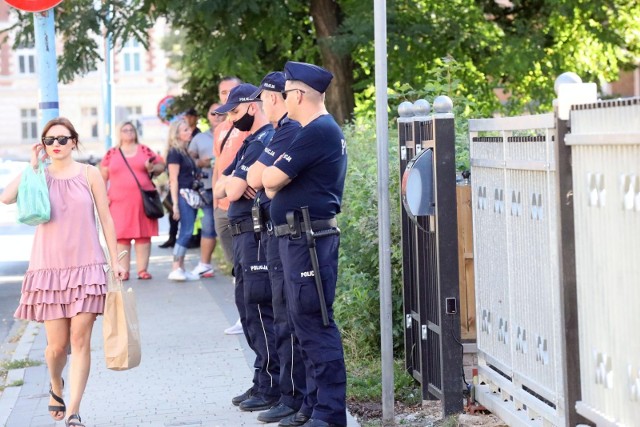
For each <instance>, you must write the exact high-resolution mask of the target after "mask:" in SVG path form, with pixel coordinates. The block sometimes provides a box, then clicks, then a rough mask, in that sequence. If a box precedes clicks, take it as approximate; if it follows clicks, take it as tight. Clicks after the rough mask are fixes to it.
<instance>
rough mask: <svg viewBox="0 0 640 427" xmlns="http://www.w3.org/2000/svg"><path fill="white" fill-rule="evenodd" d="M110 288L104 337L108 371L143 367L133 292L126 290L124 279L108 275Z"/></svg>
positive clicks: (106, 305) (106, 300)
mask: <svg viewBox="0 0 640 427" xmlns="http://www.w3.org/2000/svg"><path fill="white" fill-rule="evenodd" d="M107 276H108V277H109V279H108V282H109V283H108V288H107V295H106V299H105V304H104V319H103V323H102V335H103V338H104V357H105V360H106V363H107V368H108V369H112V370H114V371H126V370H127V369H132V368H135V367H136V366H138V365H139V364H140V358H141V347H140V330H139V326H138V314H137V312H136V298H135V294H134V292H133V289H131V288H129V289H128V290H125V289H124V287H123V286H122V280H120V279H116V278H115V277H114V275H113V273H112V272H111V271H108V272H107Z"/></svg>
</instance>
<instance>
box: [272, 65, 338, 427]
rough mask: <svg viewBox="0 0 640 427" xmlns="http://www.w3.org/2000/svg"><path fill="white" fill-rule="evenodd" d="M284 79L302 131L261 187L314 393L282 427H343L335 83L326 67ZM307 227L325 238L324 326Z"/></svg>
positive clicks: (320, 251) (320, 252)
mask: <svg viewBox="0 0 640 427" xmlns="http://www.w3.org/2000/svg"><path fill="white" fill-rule="evenodd" d="M284 71H285V77H286V79H287V81H286V85H285V90H284V91H283V92H282V93H283V95H284V96H285V105H286V106H287V111H288V112H289V118H290V119H292V120H297V121H299V122H300V124H301V125H302V129H301V130H300V131H299V132H298V134H297V135H296V137H295V138H294V140H293V142H292V143H291V145H290V146H289V148H287V149H286V150H285V152H284V153H283V154H282V155H281V156H280V157H279V158H278V159H277V160H276V161H275V163H274V164H273V166H270V167H268V168H266V169H265V171H264V172H263V174H262V183H263V185H264V187H265V189H266V193H267V195H268V196H269V197H271V220H272V222H273V223H274V225H275V228H274V230H275V234H276V236H278V238H279V249H280V256H281V259H282V264H283V268H284V277H285V291H286V298H287V304H288V308H289V311H290V313H291V318H292V320H293V325H294V329H295V334H296V336H297V337H298V339H299V340H300V346H301V348H302V350H303V355H304V357H305V365H306V368H307V378H312V379H313V382H314V384H315V390H311V389H309V390H307V396H306V398H305V404H304V405H303V407H302V408H301V409H300V411H298V412H297V413H296V414H295V415H292V416H290V417H287V418H285V419H283V420H282V421H281V422H280V425H281V426H298V425H303V426H305V427H340V426H346V424H347V419H346V371H345V366H344V354H343V349H342V341H341V337H340V332H339V331H338V327H337V326H336V324H335V322H334V320H333V307H332V306H333V301H334V299H335V291H336V281H337V274H338V247H339V245H340V238H339V236H338V233H337V223H336V220H335V216H336V214H338V213H339V212H340V205H341V202H342V192H343V189H344V179H345V175H346V171H347V152H346V142H345V139H344V135H343V134H342V131H341V130H340V127H339V126H338V124H337V123H336V122H335V120H334V119H333V117H332V116H331V115H330V114H329V113H328V112H327V110H326V108H325V105H324V97H325V95H324V93H325V91H326V89H327V87H328V86H329V84H330V82H331V79H332V78H333V75H332V74H331V73H330V72H329V71H327V70H325V69H324V68H322V67H318V66H316V65H312V64H305V63H299V62H291V61H290V62H287V64H286V65H285V69H284ZM302 207H308V209H309V214H310V220H311V221H310V222H311V224H307V223H306V222H303V221H302V218H301V208H302ZM289 212H292V213H293V218H290V219H294V221H293V224H292V225H290V223H289V222H288V221H287V214H288V213H289ZM296 224H297V225H296ZM308 227H311V230H313V231H314V232H322V231H325V232H326V233H325V236H324V237H321V238H317V239H316V241H315V244H316V252H317V259H318V266H319V268H318V270H319V272H318V273H319V275H320V279H321V285H322V291H323V292H322V293H323V295H324V300H325V301H326V308H327V314H328V325H326V326H325V325H324V323H323V316H322V312H321V309H320V297H319V294H318V291H317V288H316V285H315V276H316V274H317V273H316V272H315V271H314V268H313V265H312V261H311V255H310V251H309V246H308V244H307V235H306V231H307V228H308ZM330 230H335V231H336V232H335V233H331V232H330Z"/></svg>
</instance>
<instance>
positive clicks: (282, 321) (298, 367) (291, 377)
mask: <svg viewBox="0 0 640 427" xmlns="http://www.w3.org/2000/svg"><path fill="white" fill-rule="evenodd" d="M284 82H285V80H284V73H282V72H273V73H269V74H268V75H267V76H265V78H264V79H263V80H262V83H261V85H260V89H258V91H256V92H255V93H254V94H253V95H252V97H254V98H257V97H258V96H260V93H261V92H262V90H269V91H273V92H278V91H282V90H284ZM299 130H300V123H298V122H297V121H295V120H290V119H289V118H288V117H287V116H286V115H285V116H284V117H282V118H281V119H280V120H279V121H278V126H277V127H276V131H275V134H274V135H273V138H272V139H271V142H270V143H269V144H268V145H267V146H266V147H265V149H264V151H263V152H262V154H261V155H260V157H259V158H258V161H259V162H260V163H262V164H263V165H265V166H271V165H273V163H274V162H275V160H276V159H277V158H278V157H279V156H280V155H281V154H282V153H283V152H284V151H285V149H286V148H287V147H289V145H290V144H291V141H293V138H294V137H295V136H296V134H297V133H298V131H299ZM256 201H257V202H258V203H259V204H260V214H261V217H262V224H263V231H262V236H261V242H262V243H263V245H264V247H265V250H266V255H267V265H268V267H269V278H270V280H271V293H272V303H273V320H274V323H273V326H274V333H275V344H276V350H277V352H278V358H279V360H280V393H281V397H280V403H283V404H285V405H286V406H288V407H289V408H292V409H294V410H296V411H297V410H299V409H300V407H301V406H302V400H303V397H304V396H305V394H306V379H305V367H304V362H303V360H302V354H301V350H300V344H299V341H298V339H297V338H296V336H295V334H294V330H293V323H292V320H291V319H290V316H289V313H288V311H287V300H286V297H285V293H284V273H283V270H282V261H281V259H280V250H279V249H278V238H277V237H276V236H275V234H274V227H273V222H272V221H271V217H270V207H271V199H269V198H268V197H267V195H266V194H265V192H264V190H261V191H260V192H258V194H257V196H256Z"/></svg>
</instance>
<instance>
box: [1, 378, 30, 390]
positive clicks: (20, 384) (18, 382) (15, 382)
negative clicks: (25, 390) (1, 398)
mask: <svg viewBox="0 0 640 427" xmlns="http://www.w3.org/2000/svg"><path fill="white" fill-rule="evenodd" d="M23 385H24V381H22V380H17V381H14V382H12V383H11V384H7V385H3V386H0V391H4V389H6V388H9V387H21V386H23Z"/></svg>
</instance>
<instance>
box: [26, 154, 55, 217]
mask: <svg viewBox="0 0 640 427" xmlns="http://www.w3.org/2000/svg"><path fill="white" fill-rule="evenodd" d="M50 218H51V203H50V202H49V188H48V187H47V179H46V177H45V173H44V164H43V163H42V162H40V163H39V164H38V170H37V171H34V170H33V168H32V167H31V166H28V167H27V168H26V169H25V170H24V172H22V178H20V185H19V186H18V221H19V222H21V223H23V224H27V225H38V224H44V223H45V222H49V219H50Z"/></svg>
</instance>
